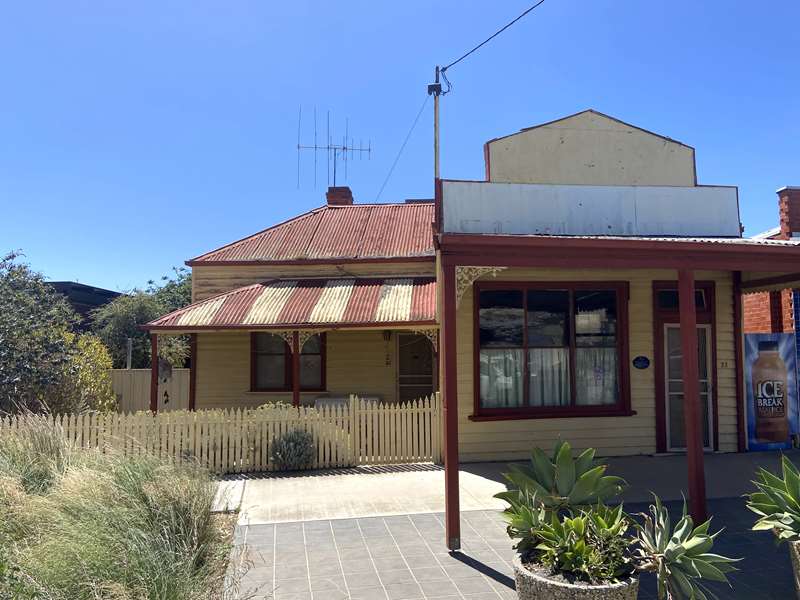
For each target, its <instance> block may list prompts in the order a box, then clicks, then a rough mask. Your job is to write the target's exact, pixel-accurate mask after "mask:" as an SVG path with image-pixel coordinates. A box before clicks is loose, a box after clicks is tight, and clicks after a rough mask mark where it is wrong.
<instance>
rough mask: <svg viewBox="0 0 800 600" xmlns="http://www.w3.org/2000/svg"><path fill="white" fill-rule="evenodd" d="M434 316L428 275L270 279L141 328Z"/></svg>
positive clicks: (368, 322) (415, 320)
mask: <svg viewBox="0 0 800 600" xmlns="http://www.w3.org/2000/svg"><path fill="white" fill-rule="evenodd" d="M435 322H436V281H435V280H434V279H432V278H428V277H400V278H389V279H378V278H369V279H355V278H337V279H274V280H271V281H267V282H265V283H256V284H253V285H248V286H245V287H241V288H237V289H235V290H232V291H230V292H226V293H224V294H220V295H218V296H214V297H212V298H207V299H205V300H201V301H200V302H195V303H194V304H190V305H189V306H186V307H184V308H181V309H179V310H176V311H174V312H171V313H169V314H167V315H164V316H163V317H160V318H158V319H156V320H154V321H151V322H150V323H148V324H147V325H145V328H146V329H150V330H155V331H158V330H184V331H191V330H203V329H210V330H213V329H269V328H286V327H311V328H314V327H318V328H319V327H322V328H324V327H325V326H331V327H334V326H350V327H364V326H373V325H383V324H387V325H388V324H393V325H403V324H419V325H423V324H429V325H432V324H435Z"/></svg>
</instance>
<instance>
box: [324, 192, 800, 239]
mask: <svg viewBox="0 0 800 600" xmlns="http://www.w3.org/2000/svg"><path fill="white" fill-rule="evenodd" d="M325 199H326V200H327V201H328V206H349V205H351V204H353V191H352V190H351V189H350V188H349V187H347V186H346V185H342V186H337V187H329V188H328V191H327V192H326V194H325ZM798 231H800V229H798Z"/></svg>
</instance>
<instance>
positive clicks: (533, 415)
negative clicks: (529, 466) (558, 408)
mask: <svg viewBox="0 0 800 600" xmlns="http://www.w3.org/2000/svg"><path fill="white" fill-rule="evenodd" d="M635 414H636V411H635V410H627V409H619V408H614V409H610V410H596V411H590V412H576V411H570V412H567V411H564V412H511V411H509V412H508V413H505V414H498V413H489V414H472V415H469V416H468V417H467V418H468V419H469V420H470V421H477V422H480V421H521V420H526V419H594V418H597V417H632V416H634V415H635Z"/></svg>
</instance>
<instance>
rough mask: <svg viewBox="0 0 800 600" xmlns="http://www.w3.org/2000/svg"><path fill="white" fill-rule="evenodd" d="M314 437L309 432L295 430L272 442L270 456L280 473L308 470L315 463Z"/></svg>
mask: <svg viewBox="0 0 800 600" xmlns="http://www.w3.org/2000/svg"><path fill="white" fill-rule="evenodd" d="M315 452H316V448H315V447H314V437H313V436H312V435H311V434H310V433H308V432H307V431H301V430H300V429H295V430H294V431H289V432H287V433H284V434H283V435H282V436H280V437H279V438H277V439H276V440H275V441H273V442H272V444H271V447H270V455H271V457H272V462H273V464H274V465H275V466H276V467H277V468H278V470H280V471H298V470H300V469H306V468H308V467H310V466H311V464H312V463H313V462H314V453H315Z"/></svg>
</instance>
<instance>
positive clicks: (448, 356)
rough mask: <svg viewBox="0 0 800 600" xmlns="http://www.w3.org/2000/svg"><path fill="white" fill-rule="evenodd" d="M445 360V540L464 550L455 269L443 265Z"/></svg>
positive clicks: (442, 354) (442, 353) (450, 547)
mask: <svg viewBox="0 0 800 600" xmlns="http://www.w3.org/2000/svg"><path fill="white" fill-rule="evenodd" d="M442 269H443V271H444V273H443V275H444V276H443V283H444V286H443V290H442V298H443V302H442V306H443V314H442V332H443V343H442V348H441V353H440V356H441V357H443V359H442V373H443V377H442V382H443V386H442V387H443V394H442V398H443V399H444V403H443V413H444V418H443V419H442V420H443V422H444V428H443V429H444V498H445V537H446V541H447V547H448V548H449V549H450V550H458V549H459V548H460V547H461V515H460V513H459V511H460V506H459V489H458V389H457V387H456V386H457V383H456V382H457V377H456V369H457V362H456V267H455V265H452V264H448V263H446V262H443V265H442Z"/></svg>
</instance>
